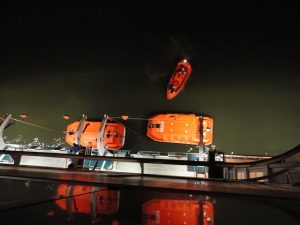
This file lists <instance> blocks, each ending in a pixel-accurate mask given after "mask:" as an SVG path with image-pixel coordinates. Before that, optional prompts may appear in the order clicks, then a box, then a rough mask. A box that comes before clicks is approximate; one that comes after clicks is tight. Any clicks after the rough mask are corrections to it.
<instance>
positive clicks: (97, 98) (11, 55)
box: [0, 1, 300, 155]
mask: <svg viewBox="0 0 300 225" xmlns="http://www.w3.org/2000/svg"><path fill="white" fill-rule="evenodd" d="M192 2H193V1H191V2H189V1H101V5H100V4H99V3H98V4H94V3H92V2H90V1H81V3H79V2H78V1H77V3H72V4H69V5H63V4H54V3H49V4H46V3H40V4H35V5H34V4H29V3H27V2H26V3H23V4H17V3H15V4H14V3H12V4H11V5H9V6H2V7H1V9H0V12H1V21H2V23H3V25H1V38H0V40H1V44H0V46H1V47H0V48H1V49H0V52H1V53H0V54H1V66H0V102H1V106H0V113H11V114H12V115H13V117H14V118H17V119H20V118H19V116H18V115H19V114H21V113H26V114H28V115H29V118H28V119H27V120H26V121H27V122H30V123H34V124H38V125H41V126H44V127H47V128H51V129H53V130H52V131H49V130H45V129H40V128H37V127H32V126H28V125H24V124H21V123H17V122H15V124H14V125H13V126H10V127H9V128H8V129H7V130H6V131H5V135H7V137H8V139H9V140H14V139H15V138H16V137H17V136H18V135H21V136H22V137H23V139H24V141H25V142H27V143H28V142H31V141H32V140H33V138H34V137H38V138H39V139H40V140H41V141H43V142H45V143H48V144H51V143H52V141H53V138H59V137H63V130H64V129H65V127H66V125H67V124H68V123H70V122H71V121H75V120H78V119H80V116H81V115H82V114H86V115H88V118H90V119H91V120H101V119H102V116H103V114H108V115H110V116H119V115H129V116H130V117H139V118H148V117H149V116H151V115H155V114H158V113H196V114H202V115H208V116H211V117H213V118H214V144H215V145H216V147H217V149H219V150H221V151H225V152H227V153H230V152H234V153H242V154H265V153H268V154H270V155H276V154H279V153H282V152H284V151H286V150H289V149H290V148H292V147H295V146H296V145H298V144H299V143H300V120H299V115H300V89H299V81H300V78H299V73H300V60H299V52H300V51H299V50H300V44H299V40H300V35H299V34H298V29H299V28H298V27H299V23H298V16H299V7H298V6H297V5H289V4H288V3H285V2H281V3H280V4H278V5H276V4H275V3H273V2H272V5H269V4H263V3H260V4H255V3H253V2H251V4H247V3H238V1H236V2H231V3H228V2H227V3H225V2H224V3H223V4H217V3H216V2H212V1H211V3H209V2H208V3H205V4H203V3H202V2H201V1H200V2H198V4H197V5H195V3H196V2H197V1H195V3H192ZM183 58H187V59H188V60H189V61H190V63H191V65H192V67H193V72H192V74H191V77H190V79H189V81H188V82H187V84H186V86H185V89H184V90H183V92H182V93H180V95H178V96H177V97H176V98H175V99H174V100H172V101H168V100H167V99H166V96H165V92H166V86H167V82H168V79H169V77H170V75H171V74H172V72H173V70H174V68H175V66H176V64H177V62H178V61H179V60H181V59H183ZM64 114H69V115H71V120H69V121H66V120H64V119H63V117H62V116H63V115H64ZM123 122H124V124H125V125H126V126H127V127H128V128H129V129H130V130H129V129H127V136H126V144H125V146H124V148H126V149H133V150H145V151H153V150H156V151H182V152H186V151H188V150H190V147H192V146H188V145H180V144H165V143H156V142H154V141H152V140H150V139H149V138H147V137H146V136H145V130H146V127H145V125H146V122H145V121H142V120H135V121H133V120H131V121H123ZM196 151H197V150H196V149H195V147H194V148H193V150H192V152H196Z"/></svg>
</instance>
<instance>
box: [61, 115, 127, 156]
mask: <svg viewBox="0 0 300 225" xmlns="http://www.w3.org/2000/svg"><path fill="white" fill-rule="evenodd" d="M79 125H80V122H79V121H76V122H73V123H71V124H69V125H68V126H67V131H66V136H65V141H66V143H68V144H69V145H73V143H77V140H78V135H79V134H78V133H77V132H75V131H76V130H77V129H78V127H79ZM101 125H102V122H90V121H84V124H83V126H84V129H83V131H82V133H81V134H80V138H79V139H80V145H81V146H83V147H92V148H97V142H98V141H99V140H98V135H99V131H100V128H101ZM125 132H126V131H125V126H124V125H123V124H121V123H107V124H106V127H105V129H104V134H103V144H104V146H105V148H106V149H108V150H119V149H121V148H122V147H123V146H124V142H125Z"/></svg>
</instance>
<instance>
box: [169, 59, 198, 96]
mask: <svg viewBox="0 0 300 225" xmlns="http://www.w3.org/2000/svg"><path fill="white" fill-rule="evenodd" d="M191 73H192V67H191V65H190V63H189V62H188V61H187V60H186V59H185V60H182V61H180V62H179V63H178V64H177V66H176V68H175V71H174V73H173V74H172V76H171V77H170V80H169V83H168V87H167V99H168V100H171V99H173V98H175V97H176V96H177V95H178V94H179V93H180V92H181V91H182V89H183V88H184V86H185V84H186V82H187V80H188V79H189V77H190V75H191Z"/></svg>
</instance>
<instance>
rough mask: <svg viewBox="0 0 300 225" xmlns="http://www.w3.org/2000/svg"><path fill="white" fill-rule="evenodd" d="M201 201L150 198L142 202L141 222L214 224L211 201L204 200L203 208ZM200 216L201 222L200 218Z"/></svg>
mask: <svg viewBox="0 0 300 225" xmlns="http://www.w3.org/2000/svg"><path fill="white" fill-rule="evenodd" d="M201 202H202V201H196V200H168V199H153V200H150V201H148V202H145V203H144V204H143V208H142V218H143V224H145V225H154V224H172V225H181V224H187V225H189V224H190V225H214V206H213V203H211V202H209V201H207V200H204V202H203V209H201V208H200V206H201V205H200V204H201ZM201 214H202V215H201ZM200 215H201V216H200ZM202 218H203V221H202V223H201V221H200V219H202Z"/></svg>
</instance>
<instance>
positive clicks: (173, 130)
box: [147, 114, 213, 145]
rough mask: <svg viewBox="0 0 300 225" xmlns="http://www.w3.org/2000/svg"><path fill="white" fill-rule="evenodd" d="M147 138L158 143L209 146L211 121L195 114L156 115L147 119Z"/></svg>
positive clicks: (211, 128)
mask: <svg viewBox="0 0 300 225" xmlns="http://www.w3.org/2000/svg"><path fill="white" fill-rule="evenodd" d="M201 121H202V126H200V125H201ZM201 131H202V132H201ZM201 133H202V137H203V138H202V139H201ZM147 136H148V137H150V138H151V139H153V140H155V141H159V142H169V143H181V144H192V145H198V144H200V143H203V144H204V145H210V144H211V143H212V139H213V119H212V118H210V117H205V116H204V117H202V116H196V115H195V114H158V115H156V116H153V117H151V118H150V119H149V121H148V125H147Z"/></svg>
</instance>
